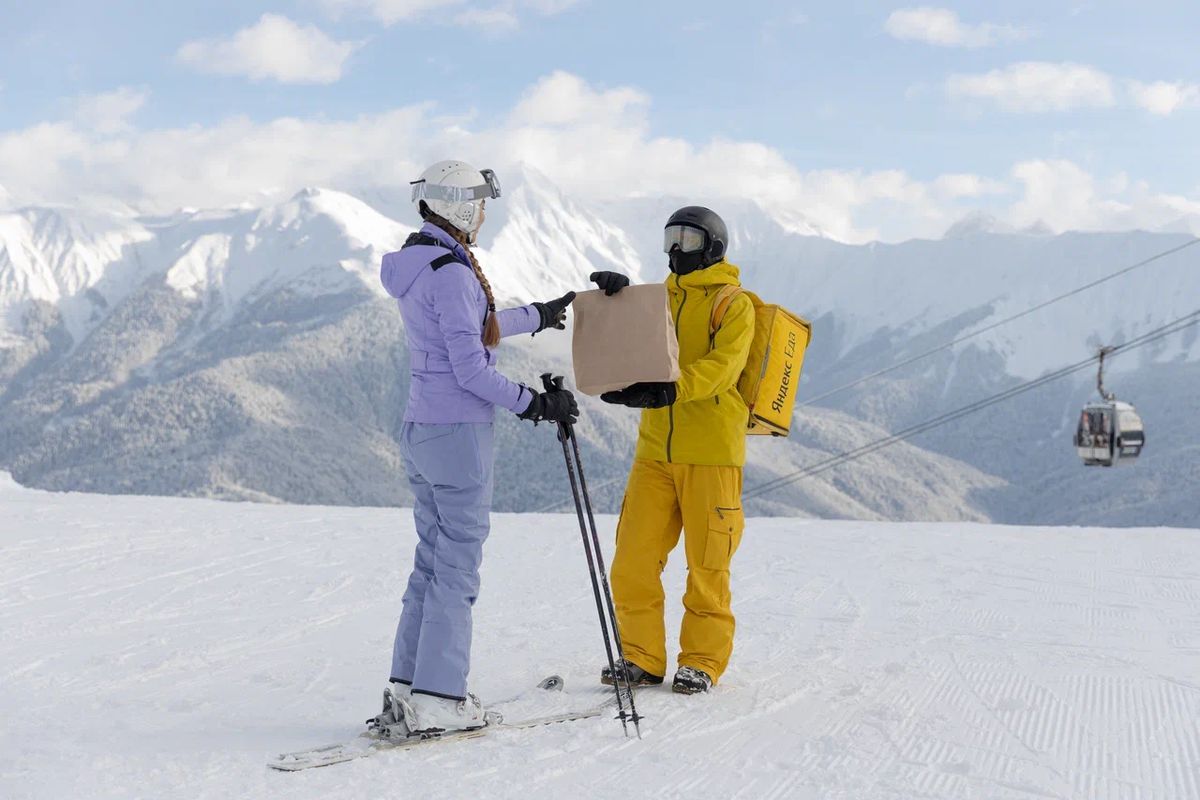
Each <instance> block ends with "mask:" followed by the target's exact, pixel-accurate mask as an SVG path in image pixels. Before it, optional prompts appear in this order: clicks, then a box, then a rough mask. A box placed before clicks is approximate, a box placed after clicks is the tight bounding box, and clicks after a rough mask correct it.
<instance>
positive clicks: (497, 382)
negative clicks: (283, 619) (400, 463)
mask: <svg viewBox="0 0 1200 800" xmlns="http://www.w3.org/2000/svg"><path fill="white" fill-rule="evenodd" d="M499 196H500V185H499V182H498V181H497V180H496V176H495V173H493V172H492V171H491V170H483V171H482V172H481V171H479V170H476V169H474V168H472V167H470V166H468V165H467V164H464V163H463V162H461V161H442V162H439V163H437V164H434V165H433V166H432V167H430V168H429V169H427V170H425V172H424V173H423V174H422V175H421V177H420V179H418V180H417V181H414V182H413V202H414V203H415V204H416V206H417V210H418V211H419V212H420V214H421V218H422V219H423V220H425V224H424V225H423V226H422V227H421V230H420V231H418V232H417V233H414V234H413V235H412V236H410V237H409V238H408V241H407V242H406V243H405V245H404V247H403V248H401V249H400V250H398V251H397V252H394V253H388V254H387V255H385V256H384V257H383V267H382V270H381V274H380V278H381V280H382V281H383V285H384V287H385V288H386V289H387V291H388V294H390V295H391V296H392V297H395V298H396V299H397V301H398V302H399V306H400V313H401V315H402V317H403V319H404V332H405V337H406V338H407V340H408V350H409V364H410V373H411V374H410V382H409V395H408V406H407V408H406V410H405V414H404V426H403V429H402V432H401V438H400V448H401V455H402V457H403V460H404V469H405V471H406V472H407V473H408V480H409V483H410V484H411V486H412V492H413V498H414V503H413V516H414V518H415V520H416V528H417V536H418V541H417V552H416V558H415V563H414V565H413V570H412V574H411V575H410V576H409V579H408V587H407V589H406V590H405V592H404V605H403V610H402V612H401V615H400V622H399V625H398V626H397V628H396V643H395V647H394V650H393V655H392V674H391V681H390V682H389V684H388V688H387V689H386V690H385V691H384V698H383V712H382V713H381V714H379V715H378V716H376V717H375V718H373V719H371V720H368V726H369V727H371V728H372V729H373V730H375V731H377V732H378V733H379V734H380V735H383V736H389V737H396V736H408V735H415V734H417V733H422V732H425V733H427V732H433V731H447V730H461V729H468V728H475V727H480V726H482V725H483V724H484V714H483V708H482V706H481V704H480V702H479V699H478V698H476V697H475V696H474V695H472V694H469V693H468V692H467V673H468V671H469V668H470V655H471V607H472V605H474V603H475V598H476V596H477V595H478V594H479V565H480V561H481V560H482V558H483V542H484V540H485V539H486V538H487V535H488V529H489V519H488V515H489V512H490V510H491V503H492V452H493V450H492V448H493V439H492V422H493V418H494V416H495V409H496V408H497V407H499V408H502V409H505V410H507V411H510V412H512V413H514V414H516V415H517V416H518V417H520V418H521V419H524V420H531V421H535V422H536V421H540V420H551V421H564V422H574V421H575V419H576V418H577V417H578V414H579V409H578V407H577V405H576V403H575V399H574V397H572V396H571V393H570V392H568V391H565V390H561V391H554V392H542V393H539V392H537V391H535V390H533V389H531V388H529V387H528V386H525V385H523V384H520V383H514V382H513V381H510V380H509V379H508V378H506V377H504V376H503V375H501V374H500V373H499V372H497V371H496V368H495V361H496V358H495V355H494V354H493V352H492V349H493V348H494V347H495V346H496V345H497V344H499V342H500V339H501V338H503V337H505V336H513V335H516V334H521V333H537V332H539V331H542V330H545V329H546V328H549V327H553V328H557V329H559V330H561V329H562V328H563V327H564V325H563V321H564V319H565V317H566V308H567V306H569V305H570V304H571V301H572V300H574V299H575V293H574V292H571V293H568V294H566V295H564V296H563V297H560V298H558V299H555V300H550V301H548V302H545V303H532V304H530V305H527V306H522V307H520V308H511V309H505V310H504V311H496V306H495V300H494V298H493V295H492V289H491V286H490V285H489V284H488V281H487V278H485V277H484V274H483V270H482V269H481V268H480V266H479V262H478V261H477V260H476V259H475V255H474V253H472V252H471V246H472V245H473V244H474V243H475V239H476V235H477V234H478V232H479V227H480V225H481V224H482V223H483V218H484V204H485V203H486V201H487V200H488V199H491V198H496V197H499Z"/></svg>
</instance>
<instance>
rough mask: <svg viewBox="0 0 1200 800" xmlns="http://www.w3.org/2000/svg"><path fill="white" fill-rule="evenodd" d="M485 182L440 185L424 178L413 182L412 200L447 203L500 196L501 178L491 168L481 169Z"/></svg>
mask: <svg viewBox="0 0 1200 800" xmlns="http://www.w3.org/2000/svg"><path fill="white" fill-rule="evenodd" d="M479 172H480V174H482V175H483V183H481V184H480V185H479V186H438V185H435V184H431V183H427V182H426V181H425V180H424V179H421V180H419V181H413V182H412V201H413V202H414V203H415V202H417V201H418V200H444V201H446V202H447V203H467V202H470V201H472V200H487V199H490V198H496V197H499V196H500V179H499V178H497V177H496V173H495V172H493V171H492V170H490V169H481V170H480V171H479Z"/></svg>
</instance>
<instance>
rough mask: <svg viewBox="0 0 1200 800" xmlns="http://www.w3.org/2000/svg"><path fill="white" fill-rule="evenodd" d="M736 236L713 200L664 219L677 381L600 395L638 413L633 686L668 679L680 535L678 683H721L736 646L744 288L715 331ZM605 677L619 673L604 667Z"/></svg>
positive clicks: (624, 545) (618, 574)
mask: <svg viewBox="0 0 1200 800" xmlns="http://www.w3.org/2000/svg"><path fill="white" fill-rule="evenodd" d="M727 243H728V233H727V231H726V228H725V224H724V222H723V221H722V220H721V218H720V217H719V216H717V215H716V214H715V213H714V212H712V211H710V210H709V209H706V208H703V207H700V206H689V207H687V208H683V209H680V210H679V211H677V212H675V214H673V215H672V216H671V218H670V220H669V221H668V222H667V225H666V229H665V242H664V248H663V249H664V250H666V251H667V253H668V254H669V256H670V263H671V273H672V274H671V275H670V276H669V277H668V278H667V280H666V284H667V291H668V294H669V297H670V306H671V314H672V317H673V318H674V320H675V330H676V335H677V337H678V339H679V366H680V372H681V374H680V378H679V380H678V381H677V382H675V383H639V384H634V385H633V386H630V387H628V388H627V389H623V390H621V391H619V392H609V393H606V394H605V395H603V397H602V399H603V400H605V401H606V402H609V403H619V404H623V405H627V406H631V407H635V408H643V409H645V410H644V411H643V412H642V421H641V427H640V428H639V432H638V442H637V451H636V454H635V457H634V462H633V467H632V470H631V471H630V474H629V483H628V486H627V488H626V491H625V500H624V503H623V505H622V509H621V518H620V521H619V522H618V524H617V551H616V556H615V558H614V560H613V566H612V589H613V596H614V599H615V602H616V611H617V621H618V625H619V628H620V633H621V641H622V644H623V649H624V652H625V658H626V663H625V664H624V665H618V669H625V670H626V671H627V672H628V677H629V678H630V680H631V681H632V682H633V683H634V684H657V683H662V680H663V676H664V675H665V674H666V667H667V653H666V629H665V623H664V619H663V601H664V593H663V588H662V571H663V569H664V567H665V566H666V563H667V556H668V555H669V554H670V552H671V550H673V549H674V548H675V546H676V544H677V543H678V542H679V534H680V529H681V528H682V530H683V536H684V553H685V555H686V557H687V566H688V578H687V589H686V591H685V593H684V596H683V605H684V612H685V613H684V617H683V626H682V630H681V631H680V636H679V644H680V648H681V649H680V653H679V671H678V672H677V673H676V675H675V679H674V682H673V688H674V690H675V691H677V692H681V693H684V694H693V693H696V692H703V691H707V690H708V689H709V687H710V686H712V684H714V683H715V682H717V681H718V680H720V677H721V675H722V673H724V671H725V668H726V666H727V665H728V664H729V657H730V654H731V653H732V651H733V632H734V618H733V612H732V611H731V609H730V592H729V568H730V561H731V560H732V558H733V554H734V552H736V550H737V548H738V544H739V543H740V541H741V538H742V529H743V527H744V518H743V514H742V500H741V495H742V467H743V465H744V464H745V460H746V424H747V419H748V415H749V412H748V409H747V407H746V403H745V401H744V400H743V399H742V396H741V394H740V393H739V392H738V389H737V382H738V377H739V376H740V375H741V373H742V370H743V368H744V367H745V364H746V358H747V356H748V354H749V352H750V345H751V342H752V340H753V338H754V316H755V312H754V306H753V303H752V302H751V300H750V298H749V297H747V296H746V295H744V294H739V295H736V296H735V297H734V299H733V301H732V302H731V303H730V305H729V307H728V309H727V310H726V312H725V314H724V317H723V319H722V321H721V324H720V327H719V328H718V329H717V330H716V331H715V332H712V331H711V329H710V325H711V321H712V317H713V306H714V303H715V301H716V295H717V293H718V291H719V290H720V289H721V288H722V287H724V286H729V285H735V286H736V285H740V283H739V280H738V276H739V274H738V268H737V267H736V266H734V265H733V264H730V263H729V262H727V261H725V259H724V255H725V250H726V247H727ZM592 279H593V280H595V281H596V282H597V284H599V285H600V286H601V288H603V289H605V290H606V291H608V292H609V293H610V294H612V293H614V292H615V291H619V290H620V289H621V288H622V287H623V286H625V285H627V284H628V283H629V280H628V278H625V277H624V276H622V275H619V274H617V273H596V274H595V275H593V276H592ZM601 680H602V681H603V682H605V683H609V682H611V681H612V680H613V676H612V674H611V670H609V669H607V668H605V669H604V670H603V672H602V675H601Z"/></svg>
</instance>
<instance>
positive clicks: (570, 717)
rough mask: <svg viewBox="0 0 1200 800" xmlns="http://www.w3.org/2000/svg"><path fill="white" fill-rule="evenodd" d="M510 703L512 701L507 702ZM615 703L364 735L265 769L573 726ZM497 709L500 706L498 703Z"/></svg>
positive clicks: (556, 682)
mask: <svg viewBox="0 0 1200 800" xmlns="http://www.w3.org/2000/svg"><path fill="white" fill-rule="evenodd" d="M562 687H563V680H562V678H560V677H558V676H556V675H555V676H551V677H549V678H546V679H545V680H543V681H542V682H541V683H539V684H538V688H539V689H545V690H548V691H562ZM508 702H512V701H508ZM614 702H615V701H614V700H613V699H612V698H608V699H606V700H605V701H604V702H602V703H601V704H600V705H597V706H595V707H592V708H588V709H583V710H578V711H564V712H561V713H557V714H545V715H541V716H535V717H529V718H527V719H521V720H516V721H513V722H506V721H505V720H504V718H503V716H502V715H500V714H496V713H494V712H488V713H487V714H486V715H485V718H486V721H487V724H486V725H484V726H483V727H482V728H475V729H473V730H468V731H452V732H450V733H443V734H433V735H428V736H422V735H414V736H409V737H408V738H406V739H385V738H381V737H380V736H379V735H378V734H377V733H374V732H371V731H365V732H363V733H361V734H359V735H358V736H356V737H355V738H354V739H352V740H350V741H348V742H340V743H337V744H330V745H325V746H323V747H314V748H312V749H310V750H299V751H296V752H294V753H281V754H280V755H278V756H276V757H275V758H273V759H271V760H269V761H268V762H267V766H268V767H270V768H271V769H276V770H281V771H283V772H297V771H299V770H303V769H312V768H314V767H328V766H331V765H333V764H344V763H345V762H347V761H355V760H357V759H360V758H366V757H368V756H371V755H374V754H376V753H382V752H389V751H392V750H411V749H413V748H415V747H425V746H427V745H434V744H447V743H450V742H460V741H464V740H466V739H478V738H480V737H483V736H487V735H489V734H492V733H495V732H497V731H504V730H522V729H526V728H537V727H541V726H543V725H554V724H555V723H559V722H573V721H575V720H582V719H591V718H593V717H598V716H600V715H601V714H603V713H604V711H605V710H606V709H607V708H608V707H609V706H611V705H612V704H613V703H614ZM499 705H503V703H500V704H499Z"/></svg>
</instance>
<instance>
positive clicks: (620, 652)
mask: <svg viewBox="0 0 1200 800" xmlns="http://www.w3.org/2000/svg"><path fill="white" fill-rule="evenodd" d="M567 433H568V435H570V437H571V447H572V449H573V450H574V453H575V468H576V469H577V470H579V488H580V491H581V493H582V494H583V504H584V508H585V509H586V511H587V519H588V525H589V526H590V528H591V531H592V547H593V549H595V551H596V563H597V566H599V568H600V582H601V585H602V586H603V588H604V600H605V603H606V604H607V605H608V619H609V622H610V623H611V624H612V632H613V643H614V644H615V645H616V648H617V659H618V660H619V661H620V662H621V666H622V669H621V673H622V675H623V676H624V679H625V684H626V685H625V691H626V692H627V694H628V697H629V711H630V714H632V716H633V727H634V728H635V729H636V730H637V735H638V738H639V739H640V738H642V728H641V726H640V725H639V724H638V722H639V720H641V717H639V716H638V713H637V707H636V706H635V705H634V702H633V685H632V683H631V682H630V680H629V675H628V674H627V673H626V672H625V669H624V666H625V648H624V647H623V646H622V644H621V629H620V628H619V627H618V626H617V612H616V608H615V607H614V605H613V597H612V589H611V588H609V585H608V569H607V567H605V565H604V551H603V550H601V549H600V534H599V533H597V531H596V515H595V514H594V513H593V512H592V498H591V495H590V494H588V488H587V478H585V477H584V476H583V459H582V458H581V457H580V455H579V439H578V437H576V436H575V429H574V428H573V427H568V429H567ZM614 677H615V675H614Z"/></svg>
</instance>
